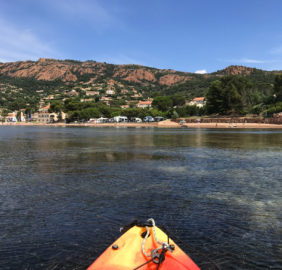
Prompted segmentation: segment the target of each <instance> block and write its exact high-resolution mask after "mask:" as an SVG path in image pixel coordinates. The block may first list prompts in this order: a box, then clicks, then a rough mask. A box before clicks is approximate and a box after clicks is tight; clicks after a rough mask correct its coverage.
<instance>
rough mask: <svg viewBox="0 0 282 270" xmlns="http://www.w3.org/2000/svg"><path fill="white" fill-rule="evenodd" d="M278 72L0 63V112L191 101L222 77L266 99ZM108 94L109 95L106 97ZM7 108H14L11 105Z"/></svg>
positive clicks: (52, 62)
mask: <svg viewBox="0 0 282 270" xmlns="http://www.w3.org/2000/svg"><path fill="white" fill-rule="evenodd" d="M277 73H279V71H263V70H259V69H255V68H248V67H244V66H229V67H227V68H225V69H223V70H219V71H217V72H213V73H210V74H202V75H201V74H195V73H189V72H180V71H174V70H170V69H156V68H151V67H146V66H140V65H113V64H107V63H99V62H95V61H85V62H80V61H74V60H56V59H45V58H41V59H39V60H38V61H19V62H10V63H0V107H8V108H10V109H13V108H15V109H16V108H20V107H26V106H32V107H34V106H37V105H38V104H39V102H41V103H42V102H44V101H45V102H47V101H48V100H52V99H63V98H66V97H70V96H72V95H74V96H79V97H80V98H81V99H86V98H87V99H88V100H90V99H91V98H94V97H99V98H100V99H101V98H103V97H104V99H105V100H106V98H108V100H111V99H119V100H124V101H134V100H140V99H146V98H148V97H150V96H152V95H153V94H154V93H159V94H164V95H165V94H175V93H179V94H182V95H184V96H186V98H192V97H195V96H202V95H204V94H205V93H206V91H207V89H208V86H209V84H210V82H212V81H213V80H216V79H218V78H220V77H222V76H226V75H242V76H246V77H248V78H249V79H250V80H252V81H253V82H254V83H255V84H256V85H257V87H258V89H259V90H260V91H261V92H262V93H263V94H267V93H268V92H269V91H270V89H271V87H272V83H273V81H274V77H275V75H276V74H277ZM71 90H73V91H72V92H71ZM109 91H111V94H107V93H109ZM107 96H108V97H107ZM11 103H15V104H14V105H15V106H10V104H11ZM17 103H18V104H17Z"/></svg>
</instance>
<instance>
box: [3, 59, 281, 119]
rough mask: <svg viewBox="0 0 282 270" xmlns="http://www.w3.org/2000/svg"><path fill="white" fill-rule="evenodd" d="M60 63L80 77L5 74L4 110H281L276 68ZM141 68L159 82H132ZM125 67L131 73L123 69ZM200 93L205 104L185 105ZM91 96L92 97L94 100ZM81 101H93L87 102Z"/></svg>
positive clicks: (92, 114) (82, 115)
mask: <svg viewBox="0 0 282 270" xmlns="http://www.w3.org/2000/svg"><path fill="white" fill-rule="evenodd" d="M54 61H56V60H54ZM54 61H53V62H54ZM59 63H60V65H59V68H61V67H63V65H67V66H68V67H70V71H71V72H72V73H73V74H74V75H76V77H77V81H75V82H64V81H62V80H60V79H57V80H54V81H43V80H37V79H36V78H15V77H9V76H7V75H3V74H2V75H0V108H1V109H2V111H6V112H10V111H19V110H20V109H25V112H26V113H27V114H28V115H30V114H32V113H34V112H36V111H38V108H39V104H41V105H42V106H43V105H44V104H47V103H49V102H51V108H50V111H52V112H57V113H59V112H61V111H64V112H68V113H69V116H70V119H89V118H96V117H97V115H99V116H104V117H112V116H115V115H120V114H123V115H126V116H128V117H142V116H143V115H144V114H145V115H148V114H149V115H152V116H154V115H163V116H165V117H173V118H175V117H178V116H179V117H186V116H192V115H204V114H219V115H230V114H232V115H244V114H246V113H253V114H263V115H265V116H272V115H273V113H276V112H279V111H281V107H280V105H281V104H280V102H282V86H281V85H282V75H281V74H280V75H277V72H269V71H263V70H259V69H249V68H245V67H230V68H229V69H224V70H221V71H218V72H215V73H212V74H206V75H200V74H194V73H185V72H175V71H173V72H172V71H170V70H158V69H155V68H150V67H141V66H137V65H127V66H123V67H122V69H121V70H120V71H121V72H120V73H119V72H118V71H119V67H118V66H116V65H112V64H107V63H104V64H102V63H99V64H97V65H92V66H91V63H95V61H88V62H87V63H89V66H88V65H87V68H89V69H92V71H93V72H92V71H90V73H83V72H81V71H80V70H81V69H83V68H84V66H83V63H84V62H80V61H74V60H61V61H59ZM29 65H30V67H32V66H33V65H34V62H32V61H31V62H29ZM46 65H47V64H46ZM73 65H74V66H73ZM14 66H15V68H22V67H21V65H20V63H14ZM80 68H81V69H80ZM236 68H238V70H236ZM139 69H143V70H144V71H147V72H150V73H151V74H152V76H154V77H155V78H156V80H154V81H150V80H146V79H140V77H137V78H136V80H134V79H132V80H128V77H130V76H132V75H133V76H134V74H135V70H139ZM233 69H235V73H236V72H239V73H241V74H242V75H241V76H232V75H227V74H230V73H234V72H232V71H234V70H233ZM124 70H125V71H126V72H123V71H124ZM130 72H132V73H130ZM116 74H121V75H120V76H117V75H116ZM140 74H142V72H140ZM170 74H171V75H177V76H182V77H183V81H181V82H179V83H175V84H173V85H171V86H167V85H164V84H161V83H160V79H161V78H162V77H163V76H165V75H170ZM129 75H130V76H129ZM226 75H227V76H226ZM125 78H127V79H126V80H125ZM141 78H142V77H141ZM110 81H114V82H110ZM108 89H113V90H114V91H115V94H114V95H110V96H107V98H108V100H107V101H105V99H102V97H105V96H106V91H107V90H108ZM71 90H73V91H71ZM89 91H96V93H95V95H94V94H93V95H89V93H87V92H89ZM135 94H138V95H135ZM199 96H205V98H206V101H207V105H206V107H204V108H198V107H196V106H185V103H186V100H189V99H192V98H194V97H199ZM73 97H75V98H73ZM147 98H153V103H152V106H153V108H151V109H136V108H132V107H134V102H135V103H137V102H138V101H140V100H146V99H147ZM91 99H92V100H93V101H92V102H89V100H91ZM63 100H65V101H64V102H63ZM80 100H88V102H81V101H80ZM102 100H104V101H105V102H107V103H108V104H109V106H107V105H105V104H104V103H103V102H102ZM126 104H129V105H130V107H131V108H129V109H124V110H122V109H121V106H122V105H126Z"/></svg>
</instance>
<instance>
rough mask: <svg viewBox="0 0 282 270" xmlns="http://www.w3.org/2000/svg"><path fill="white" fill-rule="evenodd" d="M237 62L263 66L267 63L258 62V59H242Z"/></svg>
mask: <svg viewBox="0 0 282 270" xmlns="http://www.w3.org/2000/svg"><path fill="white" fill-rule="evenodd" d="M236 62H240V63H246V64H263V63H265V62H266V61H263V60H257V59H250V58H241V59H238V60H236Z"/></svg>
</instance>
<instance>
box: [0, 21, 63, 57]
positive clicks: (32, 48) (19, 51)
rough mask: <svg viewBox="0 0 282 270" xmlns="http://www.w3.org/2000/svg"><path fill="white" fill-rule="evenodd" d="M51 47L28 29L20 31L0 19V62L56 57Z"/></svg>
mask: <svg viewBox="0 0 282 270" xmlns="http://www.w3.org/2000/svg"><path fill="white" fill-rule="evenodd" d="M57 56H58V53H57V52H56V51H55V50H54V48H52V46H51V45H50V44H48V43H46V42H44V41H43V40H41V39H40V38H39V37H38V36H37V35H36V34H35V33H33V32H32V30H30V29H21V28H20V27H18V26H14V25H12V24H11V23H9V22H8V21H5V20H3V19H0V61H1V62H9V61H17V60H35V59H38V58H39V57H57Z"/></svg>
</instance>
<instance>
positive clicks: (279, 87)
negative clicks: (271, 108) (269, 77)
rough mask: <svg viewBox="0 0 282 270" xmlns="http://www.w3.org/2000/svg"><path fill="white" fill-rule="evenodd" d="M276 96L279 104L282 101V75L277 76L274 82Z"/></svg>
mask: <svg viewBox="0 0 282 270" xmlns="http://www.w3.org/2000/svg"><path fill="white" fill-rule="evenodd" d="M274 94H275V96H276V98H275V100H276V101H277V102H280V101H282V74H279V75H276V77H275V82H274Z"/></svg>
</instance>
